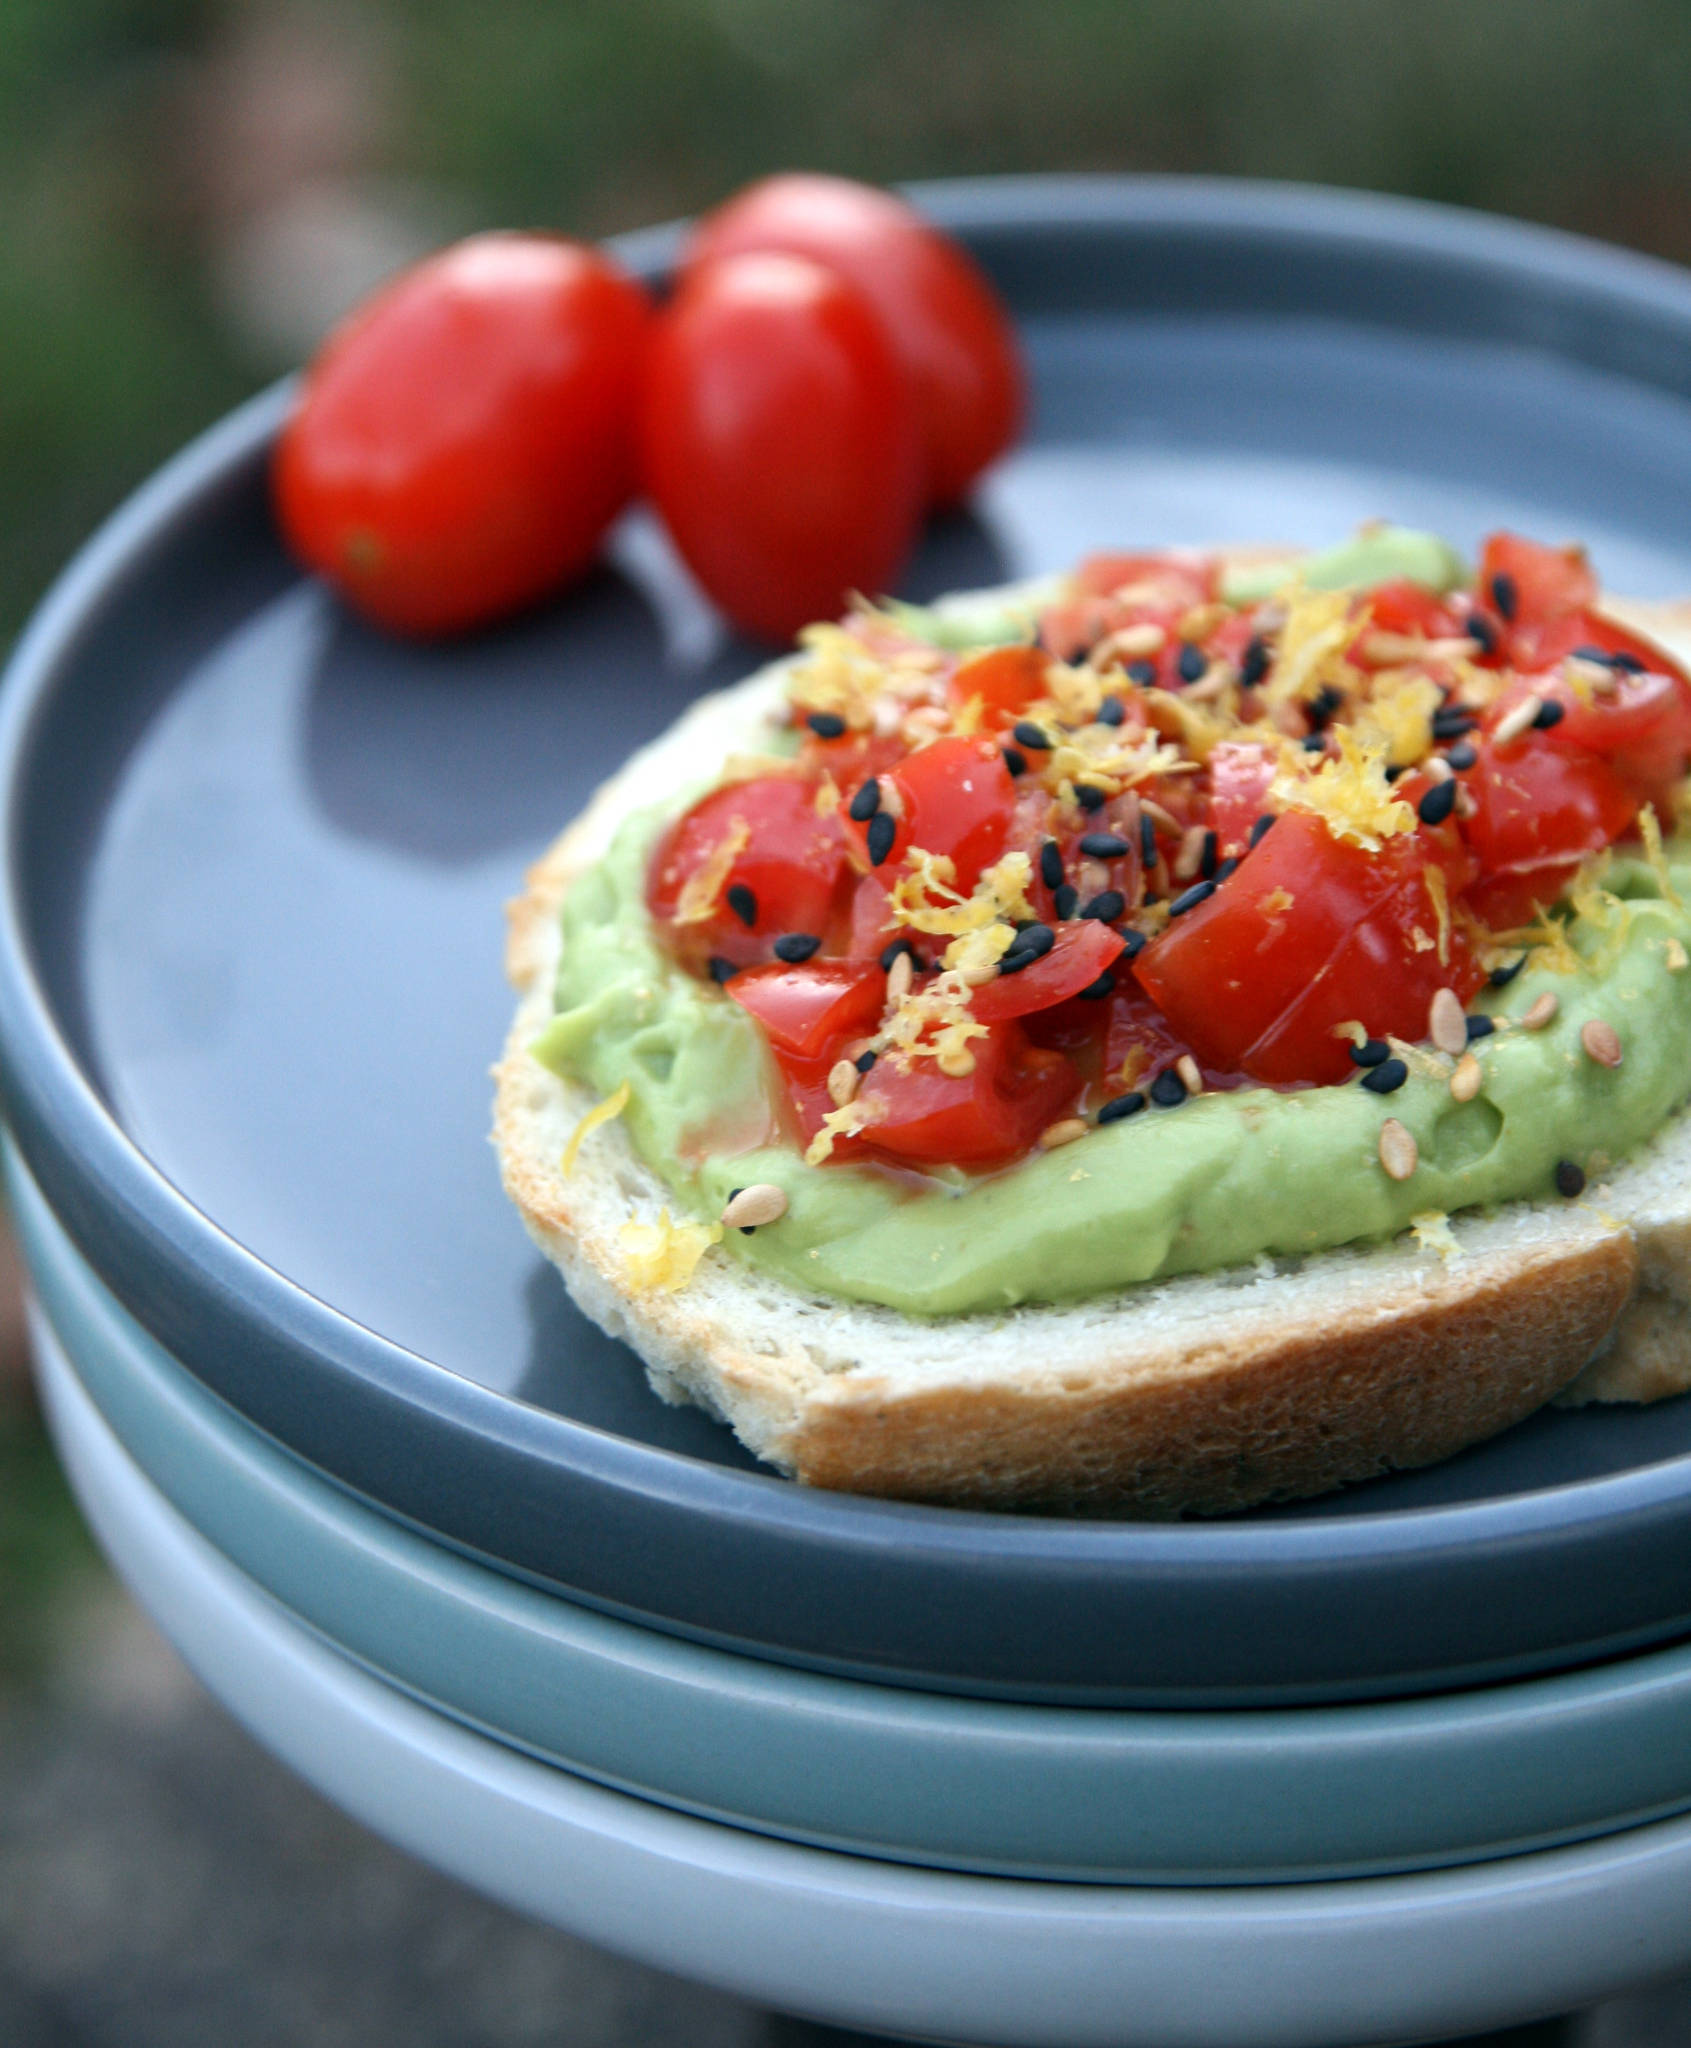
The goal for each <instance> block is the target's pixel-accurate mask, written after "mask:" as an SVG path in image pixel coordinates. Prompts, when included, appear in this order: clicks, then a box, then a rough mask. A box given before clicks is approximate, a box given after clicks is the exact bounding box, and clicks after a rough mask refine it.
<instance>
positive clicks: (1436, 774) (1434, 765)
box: [1421, 754, 1456, 782]
mask: <svg viewBox="0 0 1691 2048" xmlns="http://www.w3.org/2000/svg"><path fill="white" fill-rule="evenodd" d="M1421 772H1422V773H1423V774H1424V775H1426V776H1428V777H1430V779H1431V780H1432V781H1434V782H1448V781H1449V780H1450V778H1451V777H1452V776H1453V775H1454V774H1455V773H1456V770H1455V769H1454V768H1452V767H1451V765H1450V763H1449V762H1448V761H1447V760H1446V759H1445V758H1444V756H1443V755H1442V754H1429V755H1428V756H1427V758H1426V760H1424V761H1423V762H1422V763H1421Z"/></svg>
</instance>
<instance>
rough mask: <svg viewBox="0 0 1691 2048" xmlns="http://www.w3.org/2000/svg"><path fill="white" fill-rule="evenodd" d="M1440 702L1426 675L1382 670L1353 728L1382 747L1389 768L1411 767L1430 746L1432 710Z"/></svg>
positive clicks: (1372, 743)
mask: <svg viewBox="0 0 1691 2048" xmlns="http://www.w3.org/2000/svg"><path fill="white" fill-rule="evenodd" d="M1443 701H1444V700H1443V698H1442V697H1441V696H1440V694H1439V687H1438V685H1437V684H1436V683H1435V682H1433V681H1432V680H1431V679H1430V678H1428V677H1427V676H1417V675H1411V674H1409V673H1407V672H1406V671H1399V670H1395V669H1382V670H1381V672H1380V673H1379V674H1378V675H1377V676H1375V678H1374V682H1373V689H1372V692H1371V694H1370V696H1369V699H1368V702H1367V703H1366V704H1365V705H1363V707H1362V709H1361V711H1360V712H1359V713H1358V714H1357V718H1356V731H1357V733H1358V735H1359V736H1360V737H1361V738H1362V739H1363V740H1364V741H1365V742H1367V743H1369V744H1371V745H1375V746H1379V747H1383V748H1384V749H1385V755H1386V761H1387V764H1388V765H1389V766H1390V767H1393V768H1412V767H1413V766H1414V765H1415V763H1416V762H1417V761H1420V760H1424V759H1425V757H1426V755H1427V754H1428V752H1429V751H1430V750H1431V748H1432V744H1433V713H1434V712H1435V711H1436V710H1437V709H1438V708H1439V706H1440V704H1441V703H1442V702H1443Z"/></svg>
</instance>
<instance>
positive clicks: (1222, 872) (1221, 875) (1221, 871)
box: [1215, 853, 1239, 882]
mask: <svg viewBox="0 0 1691 2048" xmlns="http://www.w3.org/2000/svg"><path fill="white" fill-rule="evenodd" d="M1238 865H1239V856H1238V855H1237V854H1236V853H1234V854H1229V855H1228V857H1227V859H1226V860H1224V861H1223V862H1222V863H1221V865H1220V867H1218V868H1217V869H1216V871H1215V878H1216V880H1217V881H1218V882H1225V881H1226V880H1227V877H1228V876H1229V875H1230V874H1232V872H1233V870H1234V869H1235V868H1236V867H1237V866H1238Z"/></svg>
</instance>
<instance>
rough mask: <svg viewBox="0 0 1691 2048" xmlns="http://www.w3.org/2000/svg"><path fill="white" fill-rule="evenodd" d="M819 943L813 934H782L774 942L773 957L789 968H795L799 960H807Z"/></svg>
mask: <svg viewBox="0 0 1691 2048" xmlns="http://www.w3.org/2000/svg"><path fill="white" fill-rule="evenodd" d="M821 943H822V941H821V940H820V939H819V938H818V937H817V936H816V934H815V932H783V933H782V934H781V936H780V937H779V938H778V939H777V940H776V941H775V957H776V959H777V960H785V961H786V962H787V964H788V966H789V967H796V966H797V965H798V964H799V962H800V961H801V960H808V959H809V958H810V956H811V954H812V953H814V952H815V951H816V949H817V947H818V946H820V945H821Z"/></svg>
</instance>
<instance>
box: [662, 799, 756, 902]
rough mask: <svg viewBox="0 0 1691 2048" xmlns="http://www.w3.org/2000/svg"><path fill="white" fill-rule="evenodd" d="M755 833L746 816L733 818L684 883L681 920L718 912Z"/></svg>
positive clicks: (681, 899) (679, 899)
mask: <svg viewBox="0 0 1691 2048" xmlns="http://www.w3.org/2000/svg"><path fill="white" fill-rule="evenodd" d="M751 836H752V828H751V827H750V826H749V825H748V824H747V823H746V821H745V819H744V818H741V817H734V818H730V819H729V821H728V830H727V831H726V832H724V833H723V835H722V837H721V838H720V839H719V840H718V841H717V842H716V844H715V845H714V846H713V847H712V848H711V850H710V852H709V853H708V854H707V855H706V857H705V858H704V860H703V861H701V862H700V864H699V865H698V866H697V867H696V868H695V869H694V870H693V872H692V873H691V874H690V875H689V876H688V877H687V879H686V881H685V882H684V883H683V884H682V887H681V894H680V896H679V897H678V898H677V900H676V905H675V922H676V923H677V924H703V923H704V921H705V920H706V918H708V917H713V916H714V915H715V914H716V906H717V904H718V903H719V902H720V901H721V898H722V891H723V889H724V887H725V886H726V884H727V881H728V877H729V875H730V874H732V872H733V869H734V863H735V862H736V861H737V860H738V859H739V858H740V855H741V854H742V853H744V852H745V850H746V848H747V846H748V845H749V844H750V843H751Z"/></svg>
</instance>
